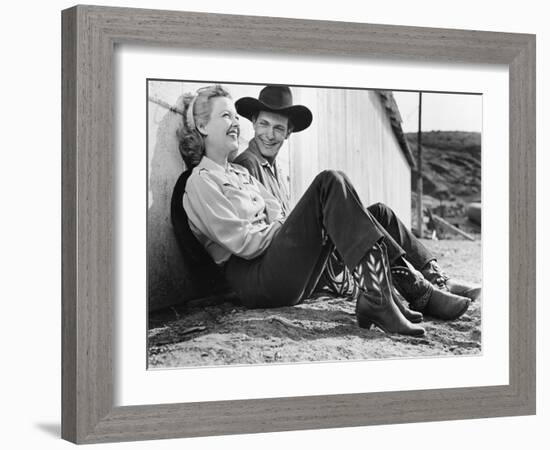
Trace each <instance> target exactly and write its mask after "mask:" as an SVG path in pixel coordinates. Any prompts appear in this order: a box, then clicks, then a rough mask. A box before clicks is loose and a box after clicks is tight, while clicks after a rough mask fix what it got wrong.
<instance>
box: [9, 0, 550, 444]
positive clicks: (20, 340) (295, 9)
mask: <svg viewBox="0 0 550 450" xmlns="http://www.w3.org/2000/svg"><path fill="white" fill-rule="evenodd" d="M101 3H102V4H105V5H113V6H115V5H116V6H134V7H147V8H163V9H187V10H194V11H205V12H225V13H240V14H256V15H272V16H287V17H301V18H314V19H325V20H330V19H332V20H347V21H362V22H373V23H392V24H402V25H417V26H432V27H451V28H466V29H481V30H489V31H510V32H527V33H537V35H538V41H537V54H538V56H537V57H538V61H537V80H538V83H537V84H538V86H537V97H538V110H537V124H538V130H539V131H538V149H539V158H538V173H539V177H538V187H539V195H538V199H539V200H538V202H539V209H538V214H537V218H538V219H537V220H538V222H539V229H542V230H548V229H550V222H549V217H548V212H549V204H548V200H547V198H548V197H547V196H546V197H545V196H544V193H546V194H548V190H549V187H550V180H549V177H543V176H542V175H543V170H544V169H546V170H549V169H550V167H549V165H548V164H549V156H548V153H547V152H543V151H542V150H543V149H547V148H548V145H549V142H548V136H549V134H548V133H549V131H548V127H546V126H545V125H546V124H548V122H549V121H550V114H549V112H548V107H549V106H548V105H550V98H549V95H548V92H549V91H548V82H549V81H550V72H549V68H548V62H549V57H550V54H549V50H548V42H549V39H550V29H549V28H548V21H547V18H546V17H547V16H546V14H545V13H544V11H545V10H546V8H545V6H544V2H540V1H535V0H524V1H522V2H521V3H519V2H517V1H514V2H505V1H504V2H503V1H499V2H495V1H492V2H479V1H477V0H463V1H462V2H460V3H459V4H458V3H455V4H449V3H447V2H441V1H428V0H418V1H415V2H410V1H406V0H394V1H393V2H391V3H387V2H368V3H366V2H365V3H359V2H357V1H354V0H340V1H338V2H317V3H315V6H314V7H312V6H311V5H312V4H311V3H307V2H302V3H299V2H296V1H291V0H280V1H277V2H275V1H274V2H269V3H266V2H258V1H253V0H243V1H241V2H224V1H220V0H201V1H200V2H199V1H196V0H193V1H184V2H182V1H176V0H157V1H154V2H153V1H139V0H136V1H128V0H111V1H102V2H101ZM72 4H73V2H70V1H62V0H53V1H50V2H38V1H30V2H7V3H6V4H5V5H4V7H3V10H2V18H3V19H4V20H3V21H2V27H0V33H1V40H0V42H1V43H2V69H3V70H2V71H1V72H0V77H1V86H2V88H3V89H2V108H1V113H0V114H1V115H2V120H1V123H2V124H4V127H3V129H2V131H3V139H2V157H3V158H2V176H1V177H0V183H1V192H2V193H3V196H2V201H3V212H4V214H3V215H2V220H1V221H0V236H1V239H2V244H1V247H0V248H1V251H2V260H1V261H2V262H1V264H2V266H1V270H0V273H1V274H2V276H1V278H0V280H1V283H0V289H1V296H0V298H1V299H2V304H3V305H4V309H3V314H2V318H3V321H2V327H0V329H1V332H2V339H1V342H2V344H3V345H2V372H1V376H2V383H0V386H1V388H0V389H1V391H0V394H1V395H0V398H1V399H2V408H1V409H0V411H1V412H2V416H3V417H2V419H3V421H2V422H3V424H4V426H3V429H2V433H1V434H0V442H1V444H2V447H3V448H8V449H11V448H31V449H32V448H40V449H44V450H49V449H59V448H74V447H73V446H72V445H71V444H68V443H66V442H64V441H61V440H59V420H60V419H59V418H60V342H61V338H60V336H61V335H60V296H61V290H60V267H61V262H60V245H61V240H60V239H61V238H60V235H61V234H60V223H61V220H60V214H61V211H60V205H61V201H60V167H61V165H60V79H61V75H60V64H61V63H60V48H61V44H60V30H61V25H60V13H59V11H60V10H61V9H62V8H65V7H68V6H71V5H72ZM496 11H498V13H496ZM30 87H32V89H30ZM25 139H26V140H25ZM31 203H32V206H30V205H31ZM538 247H539V249H538V250H539V252H540V253H539V255H541V256H545V255H547V254H548V253H549V252H550V245H549V238H548V235H547V233H540V235H539V237H538ZM549 270H550V265H549V263H548V258H547V257H546V256H545V257H544V258H539V268H538V275H539V283H538V284H539V286H538V297H539V303H538V307H539V309H538V314H537V316H538V326H537V333H538V345H537V349H538V352H537V353H538V377H537V379H538V399H539V401H538V405H539V406H538V410H539V414H538V416H535V417H512V418H493V419H482V420H471V421H455V422H445V423H424V424H410V425H390V426H377V427H359V428H353V429H339V430H321V431H301V432H290V433H277V434H268V435H249V436H230V437H216V438H201V439H190V440H186V441H181V440H175V441H162V442H154V443H150V442H142V443H126V444H120V445H117V446H112V445H99V446H95V447H93V448H105V449H113V448H117V449H122V448H124V449H130V448H132V449H133V448H143V449H157V448H158V449H162V448H167V449H168V448H170V449H176V448H178V449H179V448H182V447H184V446H185V448H187V449H214V448H224V449H239V450H244V449H257V448H262V449H280V448H289V449H291V448H301V449H305V448H311V447H313V448H316V449H334V448H348V447H349V448H355V447H357V448H364V447H368V448H380V449H387V450H389V449H392V448H407V449H411V450H412V449H423V450H429V449H440V448H445V449H446V450H452V449H460V450H463V449H464V448H471V449H489V448H497V449H499V450H500V449H517V448H534V449H537V448H544V442H546V445H547V441H548V431H547V430H548V423H550V413H549V407H550V398H549V395H548V362H549V354H548V342H549V338H550V336H549V333H548V326H547V323H548V321H549V319H550V317H549V315H548V311H549V309H548V306H547V300H548V297H549V294H550V292H549V291H548V287H547V285H546V284H543V283H542V281H543V276H544V275H545V274H547V273H548V272H549ZM365 376H368V374H365ZM426 376H429V374H427V375H426Z"/></svg>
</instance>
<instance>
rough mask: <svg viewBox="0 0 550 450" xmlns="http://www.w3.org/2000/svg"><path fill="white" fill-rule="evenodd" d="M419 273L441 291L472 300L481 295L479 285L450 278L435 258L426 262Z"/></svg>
mask: <svg viewBox="0 0 550 450" xmlns="http://www.w3.org/2000/svg"><path fill="white" fill-rule="evenodd" d="M421 273H422V275H423V276H424V278H426V280H428V281H429V282H430V283H432V284H433V285H434V286H437V288H438V289H439V290H441V291H447V292H450V293H452V294H456V295H460V296H462V297H468V298H469V299H470V300H473V301H475V300H477V299H478V298H479V297H480V295H481V286H475V285H470V284H468V283H466V282H463V281H460V280H457V279H454V278H450V277H449V275H447V274H446V273H445V272H444V271H443V269H441V267H439V264H437V261H435V260H431V261H430V262H429V263H428V264H426V265H425V266H424V268H423V269H422V270H421Z"/></svg>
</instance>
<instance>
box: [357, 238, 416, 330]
mask: <svg viewBox="0 0 550 450" xmlns="http://www.w3.org/2000/svg"><path fill="white" fill-rule="evenodd" d="M389 266H390V265H389V261H388V256H387V253H386V249H385V246H384V244H383V243H381V244H376V245H375V246H374V247H372V248H371V249H370V250H369V251H368V252H367V254H366V255H365V257H364V258H363V260H362V261H361V262H360V263H359V265H358V266H357V267H356V268H355V270H354V271H353V276H354V279H355V282H356V284H357V286H358V287H359V295H358V297H357V304H356V308H355V313H356V316H357V322H358V324H359V326H360V327H361V328H367V329H368V328H370V327H371V326H372V325H373V324H374V325H376V326H377V327H378V328H380V329H382V330H383V331H384V332H386V333H399V334H405V335H411V336H421V335H423V334H424V333H425V330H424V328H422V327H420V326H418V325H414V324H412V323H411V322H410V321H409V320H407V318H405V316H404V315H403V313H402V312H401V311H400V309H399V308H398V306H397V305H396V303H395V301H394V299H393V294H392V291H393V287H392V281H391V274H390V270H389Z"/></svg>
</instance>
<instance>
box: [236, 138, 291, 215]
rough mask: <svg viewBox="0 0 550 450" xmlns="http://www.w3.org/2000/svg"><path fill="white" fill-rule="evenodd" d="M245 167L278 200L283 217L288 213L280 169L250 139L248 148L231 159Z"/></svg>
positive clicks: (286, 194) (288, 202)
mask: <svg viewBox="0 0 550 450" xmlns="http://www.w3.org/2000/svg"><path fill="white" fill-rule="evenodd" d="M233 162H234V163H235V164H239V165H241V166H243V167H246V168H247V169H248V171H249V172H250V174H251V175H252V176H253V177H254V178H256V179H257V180H258V181H259V182H260V183H261V184H263V185H264V187H265V188H266V189H267V190H268V191H269V192H270V193H271V194H272V195H273V196H274V197H275V198H276V199H277V200H278V201H279V203H280V204H281V208H282V211H283V214H284V216H285V217H287V216H288V215H289V214H290V196H289V193H288V189H287V186H286V184H285V183H284V180H283V176H282V174H281V171H280V170H279V169H278V168H277V164H276V162H275V161H274V162H273V165H272V164H270V163H269V161H268V160H267V159H266V158H265V157H264V156H263V155H262V154H261V153H260V149H259V148H258V146H257V145H256V141H255V140H254V139H252V140H251V141H250V142H249V144H248V148H247V149H246V150H245V151H244V152H243V153H241V154H240V155H239V156H237V158H235V160H234V161H233Z"/></svg>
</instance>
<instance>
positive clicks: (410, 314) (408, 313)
mask: <svg viewBox="0 0 550 450" xmlns="http://www.w3.org/2000/svg"><path fill="white" fill-rule="evenodd" d="M392 294H393V300H394V301H395V304H396V305H397V307H398V308H399V311H401V314H403V315H404V316H405V319H407V320H408V321H409V322H411V323H420V322H422V320H423V319H424V316H423V315H422V313H421V312H418V311H413V310H412V309H409V307H408V306H407V301H406V300H405V299H404V298H403V296H402V295H401V294H400V293H399V291H398V290H397V288H396V287H395V286H394V287H393V290H392Z"/></svg>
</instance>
